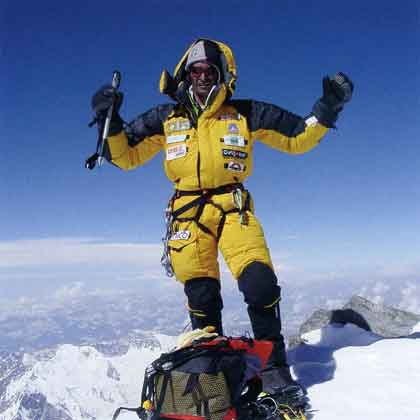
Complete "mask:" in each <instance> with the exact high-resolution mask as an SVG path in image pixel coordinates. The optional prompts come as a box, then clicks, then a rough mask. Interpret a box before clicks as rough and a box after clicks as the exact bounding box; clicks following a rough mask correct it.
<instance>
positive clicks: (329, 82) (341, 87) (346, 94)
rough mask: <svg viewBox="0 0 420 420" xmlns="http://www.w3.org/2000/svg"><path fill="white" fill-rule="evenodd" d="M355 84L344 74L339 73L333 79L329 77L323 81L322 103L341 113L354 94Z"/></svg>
mask: <svg viewBox="0 0 420 420" xmlns="http://www.w3.org/2000/svg"><path fill="white" fill-rule="evenodd" d="M353 88H354V87H353V83H352V81H351V80H350V79H349V78H348V77H347V76H346V75H345V74H344V73H341V72H339V73H337V74H336V75H335V76H334V78H333V79H330V78H329V77H328V76H327V77H324V79H323V80H322V89H323V95H322V98H321V101H322V102H323V103H324V104H326V105H328V106H330V107H331V108H332V109H333V110H334V111H337V112H340V111H341V110H342V109H343V106H344V104H345V103H346V102H349V101H350V99H351V96H352V94H353Z"/></svg>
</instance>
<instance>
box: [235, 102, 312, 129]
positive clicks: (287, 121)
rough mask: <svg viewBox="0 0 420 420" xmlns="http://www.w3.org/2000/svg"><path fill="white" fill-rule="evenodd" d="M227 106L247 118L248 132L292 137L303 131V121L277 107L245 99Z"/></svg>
mask: <svg viewBox="0 0 420 420" xmlns="http://www.w3.org/2000/svg"><path fill="white" fill-rule="evenodd" d="M229 104H230V105H232V106H234V107H235V108H236V109H237V110H238V112H239V113H240V114H242V115H244V116H245V117H246V118H247V120H248V126H249V129H250V131H257V130H274V131H277V132H279V133H281V134H283V135H285V136H288V137H294V136H297V135H298V134H300V133H302V132H303V131H304V130H305V121H304V119H303V118H302V117H300V116H298V115H296V114H293V113H291V112H289V111H286V110H284V109H282V108H280V107H278V106H277V105H273V104H269V103H266V102H260V101H254V100H246V99H242V100H232V101H229Z"/></svg>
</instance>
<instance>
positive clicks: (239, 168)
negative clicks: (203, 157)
mask: <svg viewBox="0 0 420 420" xmlns="http://www.w3.org/2000/svg"><path fill="white" fill-rule="evenodd" d="M225 169H229V171H233V172H244V171H245V169H246V166H245V165H244V164H243V163H239V162H229V163H225Z"/></svg>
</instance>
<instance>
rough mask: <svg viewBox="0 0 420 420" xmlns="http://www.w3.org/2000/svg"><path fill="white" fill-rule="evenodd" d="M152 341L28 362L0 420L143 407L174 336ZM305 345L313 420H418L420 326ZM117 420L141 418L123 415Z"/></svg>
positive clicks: (323, 336)
mask: <svg viewBox="0 0 420 420" xmlns="http://www.w3.org/2000/svg"><path fill="white" fill-rule="evenodd" d="M155 338H157V339H158V340H159V342H160V344H161V346H160V348H159V347H155V348H147V347H135V346H132V347H130V349H129V351H128V352H127V353H126V354H124V355H118V356H105V355H104V354H102V353H100V352H98V351H97V350H95V349H94V348H93V347H88V346H81V347H77V346H73V345H62V346H60V347H58V349H57V350H56V351H55V353H54V354H53V355H52V356H51V355H49V356H46V357H39V356H26V357H25V358H24V365H25V370H24V371H23V373H22V374H21V375H19V376H17V377H16V378H15V379H14V380H13V381H12V382H11V383H10V384H9V386H8V387H7V393H6V400H5V401H4V402H3V404H4V405H3V407H5V406H6V410H3V411H2V412H1V414H0V418H1V420H34V419H35V418H36V419H38V418H42V419H50V418H54V419H55V418H60V419H66V420H67V419H74V420H76V419H77V420H88V419H89V420H93V419H95V420H109V419H110V418H111V417H112V413H113V411H114V410H115V408H117V407H118V406H120V405H128V406H136V405H138V403H139V397H140V389H141V382H142V377H143V372H144V368H145V367H146V365H148V364H149V363H150V362H151V361H152V360H154V359H155V358H157V357H158V355H159V354H160V353H161V352H162V351H168V350H169V349H170V348H172V347H173V345H174V338H173V337H167V336H155ZM303 338H304V339H305V341H306V343H305V344H303V345H300V346H299V347H297V348H295V349H293V350H291V351H290V352H289V360H290V362H291V363H292V364H293V372H294V375H295V377H296V378H297V379H298V380H299V381H300V382H301V383H302V384H304V385H305V386H306V387H307V390H308V396H309V398H310V400H311V404H312V408H313V409H314V410H315V411H314V413H313V414H312V415H311V416H310V418H311V419H313V420H337V419H340V420H359V419H369V420H383V419H384V418H393V419H394V418H395V419H401V418H410V419H414V418H419V413H420V402H419V401H418V393H419V391H418V386H419V384H420V324H418V325H417V326H416V328H415V329H414V330H413V332H412V334H411V335H410V336H409V337H403V338H394V339H383V338H381V337H379V336H376V335H374V334H372V333H370V332H367V331H365V330H362V329H360V328H358V327H356V326H355V325H353V324H346V325H344V326H343V325H338V324H333V325H329V326H327V327H324V328H323V329H321V330H315V331H312V332H310V333H307V334H306V335H305V336H304V337H303ZM0 379H1V378H0ZM22 396H26V400H25V404H22V401H23V400H22V398H23V397H22ZM41 397H42V398H41ZM40 398H41V399H43V398H45V400H46V401H47V403H45V404H41V411H44V413H47V414H48V410H53V411H51V412H52V413H53V414H49V415H47V414H45V415H44V414H42V415H41V416H39V414H36V415H35V413H39V406H40V404H39V399H40ZM37 400H38V406H36V404H35V403H36V402H37ZM28 401H29V403H28ZM31 402H34V406H33V407H32V406H31ZM1 406H2V404H1V401H0V408H1ZM37 407H38V408H37ZM51 407H54V408H51ZM37 409H38V411H36V410H37ZM54 410H60V411H59V414H60V415H57V414H54V413H55V412H54ZM0 411H1V410H0ZM120 419H122V420H135V419H137V416H136V415H135V414H133V413H122V414H121V417H120Z"/></svg>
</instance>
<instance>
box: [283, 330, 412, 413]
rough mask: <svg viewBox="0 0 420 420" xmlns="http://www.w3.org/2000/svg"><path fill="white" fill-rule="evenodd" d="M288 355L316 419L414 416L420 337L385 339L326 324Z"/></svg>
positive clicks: (361, 331)
mask: <svg viewBox="0 0 420 420" xmlns="http://www.w3.org/2000/svg"><path fill="white" fill-rule="evenodd" d="M305 339H306V340H307V343H306V345H304V346H302V347H301V348H300V349H296V350H294V351H292V352H291V356H292V358H293V359H294V365H293V372H294V374H295V377H296V378H297V379H298V380H300V381H301V383H304V384H305V385H306V386H307V390H308V396H309V398H310V401H311V405H312V408H313V409H314V410H316V411H315V412H314V414H313V417H312V418H313V419H314V420H318V419H319V420H337V418H339V419H340V420H355V419H369V420H379V419H380V420H382V419H383V418H385V417H386V418H413V419H414V418H418V416H419V412H420V401H419V399H418V392H419V391H418V386H419V384H420V357H419V355H420V337H418V335H417V334H415V335H413V336H412V337H408V338H397V339H383V338H381V337H378V336H375V335H374V334H372V333H370V332H367V331H364V330H362V329H360V328H358V327H356V326H354V325H351V324H347V325H345V326H338V325H330V326H328V327H325V328H323V329H322V330H317V331H313V332H311V333H309V334H307V335H306V336H305Z"/></svg>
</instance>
